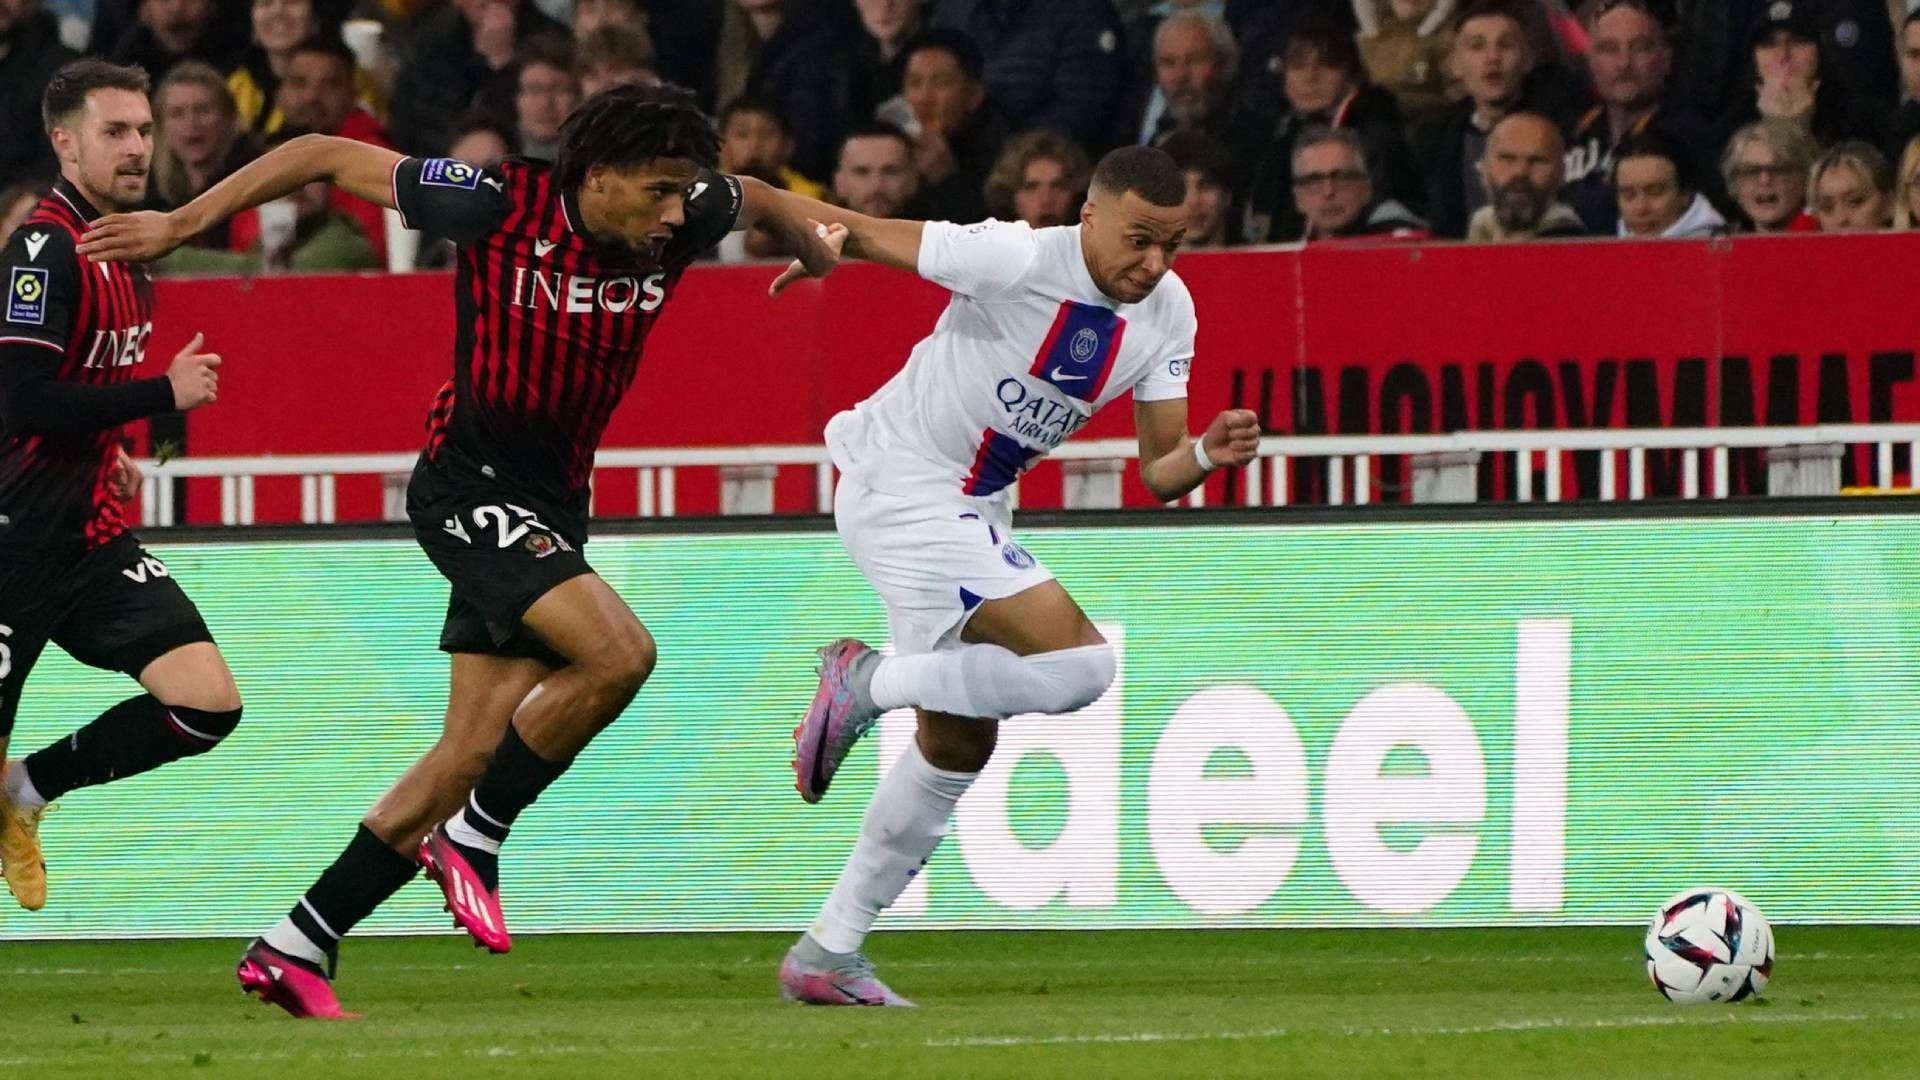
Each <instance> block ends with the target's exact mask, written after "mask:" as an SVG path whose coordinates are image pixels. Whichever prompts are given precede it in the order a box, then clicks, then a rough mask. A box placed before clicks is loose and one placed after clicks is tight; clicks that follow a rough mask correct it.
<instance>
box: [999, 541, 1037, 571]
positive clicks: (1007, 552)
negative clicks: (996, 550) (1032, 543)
mask: <svg viewBox="0 0 1920 1080" xmlns="http://www.w3.org/2000/svg"><path fill="white" fill-rule="evenodd" d="M1000 557H1001V558H1002V559H1005V560H1006V561H1007V565H1008V566H1011V567H1013V568H1014V569H1015V570H1031V569H1032V568H1033V556H1032V555H1029V554H1028V553H1027V549H1026V548H1023V547H1021V546H1020V545H1019V544H1016V543H1014V542H1013V541H1011V540H1009V541H1007V542H1006V544H1005V545H1004V546H1002V547H1001V548H1000Z"/></svg>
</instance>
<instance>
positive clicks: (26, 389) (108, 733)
mask: <svg viewBox="0 0 1920 1080" xmlns="http://www.w3.org/2000/svg"><path fill="white" fill-rule="evenodd" d="M146 90H147V76H146V73H145V72H143V71H141V70H140V69H138V68H128V67H116V66H114V65H112V64H107V63H103V62H101V61H98V60H80V61H75V62H73V63H70V64H67V65H65V66H64V67H62V68H60V69H59V70H58V71H56V72H55V73H54V76H53V78H52V79H51V80H50V81H49V82H48V85H47V88H46V91H45V94H44V97H43V99H42V114H43V117H44V120H45V122H46V128H47V133H48V136H49V137H50V138H51V139H52V141H53V146H54V150H55V152H56V154H57V156H58V158H59V161H60V179H59V181H58V182H57V183H55V184H54V187H53V192H52V193H51V194H49V195H48V196H47V197H46V198H44V199H42V200H40V203H39V205H37V206H35V207H34V208H33V211H32V213H30V214H29V215H28V216H27V220H26V222H25V224H23V225H21V226H20V228H19V229H18V230H16V231H15V232H14V234H13V235H12V237H10V238H9V239H8V240H7V242H6V248H5V250H4V251H3V252H0V280H4V282H5V285H6V294H5V298H4V310H0V758H4V757H5V753H6V745H7V739H8V736H9V735H10V734H11V732H12V729H13V722H14V716H15V714H16V712H17V711H18V709H19V706H20V691H21V688H22V686H23V684H25V682H26V680H27V676H28V674H29V673H30V672H31V671H32V670H33V667H34V663H35V661H37V660H38V659H39V658H40V653H41V651H42V650H43V649H45V648H46V646H47V643H48V642H52V643H54V644H56V645H58V646H60V647H61V648H62V649H65V650H66V651H67V652H68V653H70V654H72V655H73V657H74V659H76V660H79V661H80V662H82V663H84V664H89V665H92V666H94V667H98V668H105V669H107V670H109V671H123V672H126V673H127V674H128V675H131V676H133V677H134V678H135V679H136V680H138V681H139V683H140V685H141V688H142V692H141V693H140V694H139V695H137V696H135V697H131V698H128V699H127V700H126V701H123V702H121V703H120V704H118V705H115V706H114V707H113V708H111V709H108V710H107V711H106V712H105V713H103V714H101V715H100V716H99V717H98V718H96V719H95V720H93V721H92V722H91V723H89V724H87V725H86V726H85V727H82V728H80V729H79V730H78V731H75V732H73V733H71V734H69V735H66V736H63V737H61V738H60V739H58V740H56V741H55V742H53V743H52V744H51V745H49V746H47V747H46V748H45V749H42V750H39V751H37V752H35V753H33V754H29V755H28V756H26V757H25V758H22V759H19V760H15V761H8V762H7V763H6V767H5V773H6V778H5V784H4V786H0V870H4V871H5V875H6V880H7V887H8V888H9V889H10V890H11V891H12V892H13V895H14V898H15V899H16V900H18V901H19V903H20V906H22V907H24V908H27V909H29V910H32V909H37V908H39V907H40V906H41V905H43V904H45V903H46V899H47V876H46V867H45V866H44V864H43V863H42V861H41V857H40V839H39V824H40V815H41V813H42V812H43V811H44V809H45V808H46V806H47V803H48V801H49V800H52V799H57V798H59V797H61V796H62V795H65V794H66V793H68V792H69V791H72V790H74V789H76V788H81V787H87V786H90V785H94V784H104V783H108V782H109V781H113V780H124V779H126V778H127V777H129V776H134V775H137V774H139V773H143V772H146V771H148V770H149V769H154V768H157V767H159V766H161V765H164V764H166V763H168V762H171V761H176V760H178V759H180V758H183V757H187V756H190V755H193V754H200V753H204V752H206V751H208V750H211V749H212V748H213V747H214V746H215V745H216V744H218V743H219V742H220V741H221V740H222V739H223V738H225V737H226V736H227V735H229V734H231V733H232V732H233V729H234V727H235V726H236V725H238V724H239V722H240V692H239V691H238V690H237V689H235V687H234V684H233V675H232V674H231V673H230V672H229V671H228V670H227V664H226V661H225V660H223V659H222V658H221V656H220V650H219V649H217V648H215V647H214V644H213V637H212V635H210V634H209V633H208V632H207V624H206V623H205V622H204V621H203V620H202V619H201V617H200V612H199V611H198V610H197V609H196V608H195V607H194V606H193V601H191V600H189V599H187V594H186V593H185V592H183V591H181V589H180V585H179V583H178V582H177V581H175V580H174V579H173V577H172V576H171V575H170V574H169V573H168V572H167V567H166V565H165V564H164V563H162V562H161V561H160V560H159V559H156V558H154V557H153V556H152V555H150V554H148V553H147V552H146V551H145V550H143V549H142V548H141V547H140V542H139V541H138V540H137V539H135V538H134V536H133V534H132V533H131V532H130V531H129V530H128V528H127V522H126V519H125V518H124V517H122V515H121V511H120V504H121V503H122V502H123V501H126V500H129V499H132V498H133V497H134V495H135V494H137V492H138V489H139V484H140V473H139V469H138V467H137V466H136V465H135V464H134V462H133V460H132V459H131V458H129V457H128V456H127V454H126V451H125V450H124V449H123V447H122V444H121V441H120V436H121V430H122V429H123V428H124V427H125V426H126V424H127V423H128V422H130V421H133V420H138V419H141V418H143V417H148V416H153V415H155V414H158V413H165V412H171V411H173V410H174V409H192V408H196V407H198V406H200V405H203V404H205V403H207V402H209V401H212V400H213V398H214V393H215V390H216V388H217V373H216V371H215V369H216V368H217V367H218V366H219V364H220V358H219V357H217V356H212V355H203V354H201V353H200V351H199V345H200V339H199V338H195V339H194V342H193V344H192V345H189V346H188V347H187V348H186V349H185V350H183V351H182V352H181V353H180V355H179V356H177V357H175V359H174V361H173V363H172V365H171V366H170V367H169V368H168V370H167V371H166V373H165V374H162V375H151V374H149V373H148V372H149V370H150V369H148V368H147V366H146V358H147V356H146V353H147V337H148V335H149V334H150V333H151V332H152V330H153V287H152V285H151V284H150V283H149V282H148V280H147V272H146V269H145V268H144V267H139V266H114V265H112V264H109V263H102V262H94V261H92V260H89V259H87V258H86V257H85V256H82V255H78V254H76V253H75V251H74V246H75V244H77V243H78V242H79V239H80V236H81V234H82V233H84V232H85V230H86V228H87V224H88V222H90V221H92V220H93V219H94V218H95V217H96V216H98V214H99V212H100V211H102V210H105V211H116V210H123V209H127V208H129V207H133V206H138V205H139V204H140V202H141V200H142V199H144V198H145V196H146V191H147V169H148V165H149V163H150V161H151V159H152V157H153V113H152V110H151V109H150V108H149V107H148V105H147V95H146Z"/></svg>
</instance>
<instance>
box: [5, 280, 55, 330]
mask: <svg viewBox="0 0 1920 1080" xmlns="http://www.w3.org/2000/svg"><path fill="white" fill-rule="evenodd" d="M47 280H48V278H47V272H46V271H45V270H42V269H39V268H37V267H32V266H16V267H14V268H13V274H12V276H11V277H9V278H8V279H7V321H8V322H10V323H19V324H21V325H23V326H40V325H43V324H44V323H45V322H46V321H47Z"/></svg>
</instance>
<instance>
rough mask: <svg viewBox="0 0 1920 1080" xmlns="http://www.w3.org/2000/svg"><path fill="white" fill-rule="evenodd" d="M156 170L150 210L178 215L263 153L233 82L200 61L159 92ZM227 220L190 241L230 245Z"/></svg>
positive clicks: (175, 73) (178, 70)
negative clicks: (245, 123) (244, 120)
mask: <svg viewBox="0 0 1920 1080" xmlns="http://www.w3.org/2000/svg"><path fill="white" fill-rule="evenodd" d="M153 117H154V133H153V169H152V173H151V181H150V183H149V184H148V186H147V208H148V209H150V210H176V209H178V208H180V207H182V206H185V205H186V204H187V203H189V202H192V201H193V200H194V199H195V198H197V197H198V196H199V195H200V193H201V192H204V191H206V190H207V189H208V188H210V187H212V186H213V185H215V184H217V183H219V182H220V181H222V180H225V179H226V178H227V177H228V176H230V175H232V173H233V172H234V170H236V169H238V168H239V167H240V166H242V165H245V164H246V163H247V162H249V161H252V160H253V159H254V157H255V156H256V155H258V154H259V152H260V149H259V144H258V143H257V142H256V141H254V139H253V137H252V135H251V134H249V133H248V132H247V131H245V130H244V129H243V128H242V127H241V125H240V112H239V108H238V106H237V105H236V104H235V103H234V100H233V94H232V92H231V91H229V90H228V89H227V80H226V79H224V78H222V77H221V75H220V73H219V72H218V71H215V70H214V69H213V68H211V67H209V66H208V65H206V64H203V63H201V62H200V61H198V60H189V61H187V62H186V63H184V64H179V65H176V66H175V67H174V69H173V70H172V71H169V72H167V77H166V78H164V79H162V80H160V85H159V86H158V87H157V88H155V90H154V91H153ZM227 230H228V222H225V221H222V222H219V223H217V224H215V225H214V226H213V228H211V229H208V230H207V231H206V232H204V233H201V234H200V235H199V236H196V237H194V238H193V239H192V240H190V241H188V243H189V244H191V245H194V246H197V247H210V248H224V247H226V246H227Z"/></svg>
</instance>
